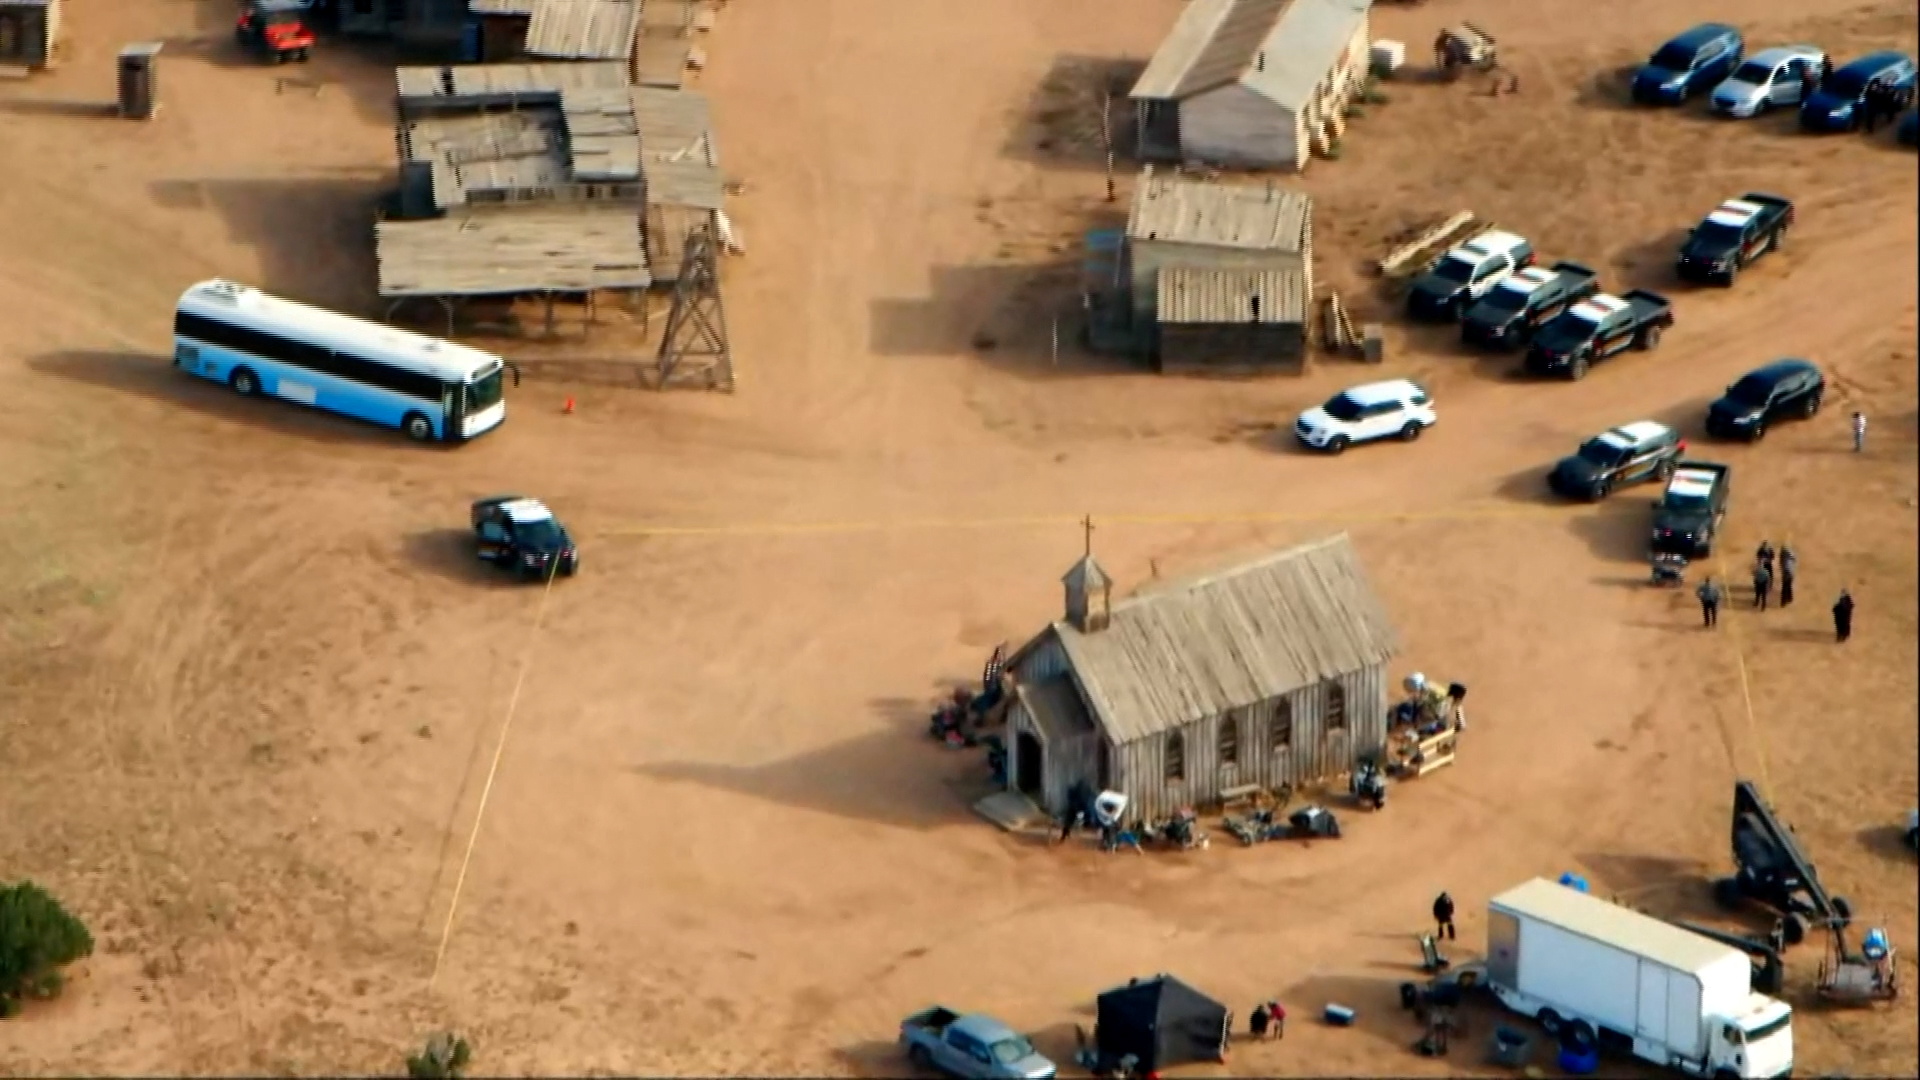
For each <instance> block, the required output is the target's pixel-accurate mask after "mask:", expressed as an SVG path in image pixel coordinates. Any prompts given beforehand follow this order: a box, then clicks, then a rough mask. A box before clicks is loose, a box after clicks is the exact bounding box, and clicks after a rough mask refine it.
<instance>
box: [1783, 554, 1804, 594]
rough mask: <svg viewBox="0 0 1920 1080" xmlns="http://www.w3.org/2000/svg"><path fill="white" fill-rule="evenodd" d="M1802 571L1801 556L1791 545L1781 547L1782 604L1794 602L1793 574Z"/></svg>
mask: <svg viewBox="0 0 1920 1080" xmlns="http://www.w3.org/2000/svg"><path fill="white" fill-rule="evenodd" d="M1799 572H1800V557H1799V556H1798V555H1795V554H1794V553H1793V549H1792V548H1790V547H1782V548H1781V549H1780V606H1781V607H1786V606H1787V605H1788V604H1791V603H1793V575H1795V574H1797V573H1799Z"/></svg>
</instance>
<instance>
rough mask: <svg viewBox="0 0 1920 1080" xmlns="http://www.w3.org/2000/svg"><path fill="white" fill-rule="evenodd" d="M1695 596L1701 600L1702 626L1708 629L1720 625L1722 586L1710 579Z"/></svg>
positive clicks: (1703, 583)
mask: <svg viewBox="0 0 1920 1080" xmlns="http://www.w3.org/2000/svg"><path fill="white" fill-rule="evenodd" d="M1694 595H1696V596H1698V597H1699V598H1700V624H1701V625H1702V626H1706V627H1715V626H1718V625H1720V595H1721V594H1720V586H1719V585H1717V584H1715V583H1714V580H1713V579H1712V578H1708V579H1707V580H1705V581H1703V582H1701V583H1700V587H1699V588H1698V589H1695V590H1694Z"/></svg>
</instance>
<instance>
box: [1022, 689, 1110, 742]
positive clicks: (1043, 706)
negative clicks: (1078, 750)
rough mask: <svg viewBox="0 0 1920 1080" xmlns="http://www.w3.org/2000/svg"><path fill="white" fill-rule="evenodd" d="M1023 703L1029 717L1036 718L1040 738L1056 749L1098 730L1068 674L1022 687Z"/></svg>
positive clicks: (1035, 723) (1034, 721)
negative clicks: (1095, 728) (1062, 744)
mask: <svg viewBox="0 0 1920 1080" xmlns="http://www.w3.org/2000/svg"><path fill="white" fill-rule="evenodd" d="M1015 693H1017V694H1018V695H1019V697H1020V700H1021V702H1022V703H1023V704H1025V705H1026V707H1027V714H1028V715H1029V716H1031V717H1033V723H1034V726H1035V727H1038V728H1039V729H1040V735H1041V737H1042V738H1044V739H1046V740H1047V742H1048V743H1049V744H1051V745H1053V746H1056V747H1057V746H1059V745H1060V744H1061V743H1064V742H1070V741H1072V740H1073V739H1076V738H1079V737H1080V736H1082V735H1087V734H1091V733H1092V732H1093V730H1094V726H1093V718H1092V717H1090V716H1088V715H1087V704H1086V702H1084V701H1082V700H1080V691H1079V690H1076V689H1075V688H1074V685H1073V677H1072V676H1070V675H1066V674H1060V675H1055V676H1053V677H1051V678H1047V679H1042V680H1040V681H1039V682H1036V683H1032V684H1022V685H1020V686H1019V687H1017V688H1016V689H1015Z"/></svg>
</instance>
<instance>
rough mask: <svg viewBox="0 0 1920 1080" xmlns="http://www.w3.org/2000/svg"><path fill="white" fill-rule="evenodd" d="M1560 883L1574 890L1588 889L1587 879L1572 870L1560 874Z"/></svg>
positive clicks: (1584, 890) (1583, 890)
mask: <svg viewBox="0 0 1920 1080" xmlns="http://www.w3.org/2000/svg"><path fill="white" fill-rule="evenodd" d="M1560 884H1562V885H1565V886H1566V887H1567V888H1569V889H1572V890H1573V891H1574V892H1586V891H1587V879H1586V878H1583V877H1581V876H1580V875H1579V874H1576V873H1574V872H1573V871H1571V870H1569V871H1567V872H1566V873H1564V874H1561V875H1560Z"/></svg>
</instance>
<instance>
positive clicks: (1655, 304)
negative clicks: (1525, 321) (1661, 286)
mask: <svg viewBox="0 0 1920 1080" xmlns="http://www.w3.org/2000/svg"><path fill="white" fill-rule="evenodd" d="M1672 325H1673V305H1672V304H1671V303H1669V302H1668V300H1667V298H1666V297H1664V296H1661V295H1660V294H1659V293H1657V292H1648V291H1647V290H1645V289H1635V290H1633V291H1632V292H1629V293H1627V294H1626V295H1624V296H1614V295H1612V294H1610V293H1594V294H1593V295H1592V296H1589V297H1587V298H1586V299H1585V300H1582V301H1580V302H1579V303H1577V304H1575V305H1573V306H1572V307H1570V308H1568V309H1567V310H1566V311H1564V312H1562V313H1560V314H1559V315H1557V316H1555V317H1554V318H1553V319H1552V320H1551V321H1550V322H1548V323H1547V324H1546V325H1545V326H1543V327H1541V328H1540V330H1539V332H1538V333H1536V334H1534V336H1533V345H1532V347H1531V348H1529V349H1528V350H1527V365H1526V366H1527V370H1528V371H1530V372H1533V373H1534V374H1536V375H1559V376H1562V377H1564V378H1568V379H1579V378H1584V377H1585V376H1586V374H1587V369H1588V368H1590V367H1592V366H1593V365H1594V363H1595V362H1596V361H1600V360H1604V359H1606V358H1607V357H1609V356H1612V355H1613V354H1614V353H1617V352H1622V351H1624V350H1626V349H1630V348H1633V349H1652V348H1655V347H1657V346H1658V345H1659V344H1660V335H1661V333H1662V332H1664V331H1665V330H1666V328H1667V327H1669V326H1672Z"/></svg>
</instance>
